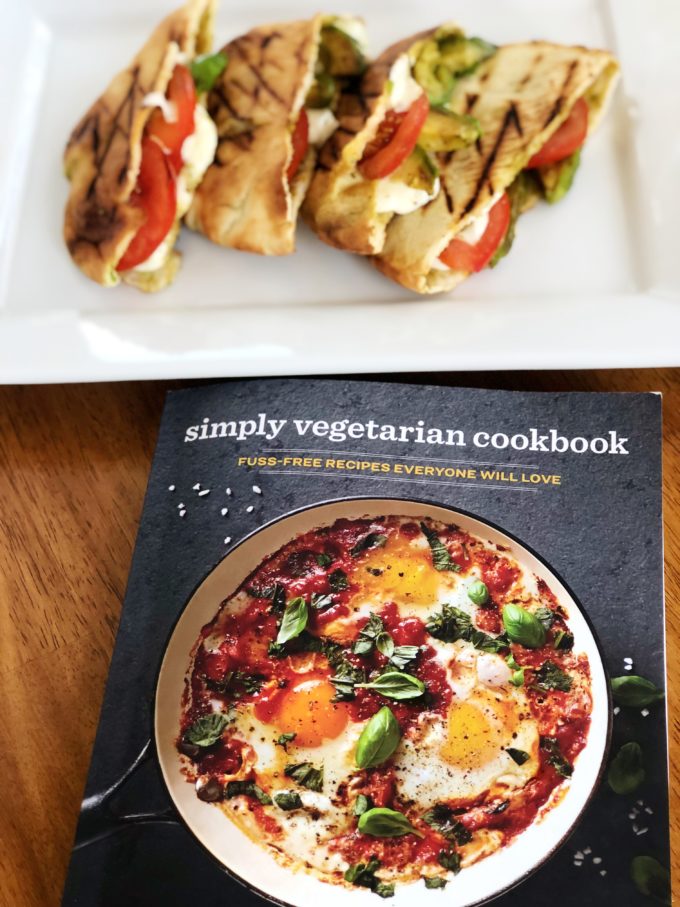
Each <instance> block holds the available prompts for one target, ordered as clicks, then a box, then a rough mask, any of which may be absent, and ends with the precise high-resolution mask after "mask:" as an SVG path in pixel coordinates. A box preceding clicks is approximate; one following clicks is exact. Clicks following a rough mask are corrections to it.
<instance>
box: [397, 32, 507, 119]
mask: <svg viewBox="0 0 680 907" xmlns="http://www.w3.org/2000/svg"><path fill="white" fill-rule="evenodd" d="M495 52H496V47H495V45H493V44H489V43H488V42H487V41H483V40H482V39H481V38H466V37H465V35H464V34H463V33H462V32H460V31H458V30H455V29H439V31H438V32H437V33H436V34H435V36H434V38H430V39H429V40H427V41H424V42H423V44H422V46H421V48H420V50H419V52H418V57H417V59H416V62H415V64H414V67H413V74H414V76H415V79H416V81H417V82H418V84H419V85H420V86H421V87H422V88H424V89H425V91H426V92H427V96H428V98H429V100H430V104H432V105H433V106H434V107H441V106H443V105H444V104H448V102H449V101H450V99H451V95H452V94H453V89H454V87H455V84H456V79H457V78H460V76H465V75H468V74H469V73H471V72H472V71H473V70H474V69H476V68H477V66H479V64H480V63H482V62H483V61H484V60H487V59H488V58H489V57H490V56H492V55H493V54H494V53H495Z"/></svg>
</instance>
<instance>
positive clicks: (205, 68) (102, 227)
mask: <svg viewBox="0 0 680 907" xmlns="http://www.w3.org/2000/svg"><path fill="white" fill-rule="evenodd" d="M214 9H215V0H189V2H187V3H185V5H184V6H182V7H181V8H180V9H178V10H176V11H175V12H174V13H172V14H171V15H169V16H168V17H167V18H166V19H165V20H164V21H163V22H161V24H160V25H159V26H158V27H157V28H156V30H155V31H154V32H153V34H152V35H151V37H150V38H149V40H148V41H147V43H146V44H145V45H144V47H143V48H142V49H141V51H140V52H139V53H138V54H137V56H136V57H135V58H134V60H132V62H131V63H130V65H129V66H128V67H127V69H124V70H123V71H122V72H120V73H119V74H118V75H117V76H116V77H115V78H114V79H113V81H112V82H111V84H110V85H109V86H108V88H107V89H106V91H105V92H104V94H103V95H102V96H101V97H100V98H99V99H98V100H97V101H95V103H94V104H93V105H92V107H90V109H89V110H88V111H87V113H86V114H85V116H84V117H83V118H82V119H81V121H80V122H79V123H78V125H77V126H76V127H75V129H74V130H73V132H72V134H71V137H70V139H69V141H68V144H67V146H66V151H65V154H64V165H65V172H66V176H67V177H68V179H69V180H70V183H71V188H70V193H69V198H68V202H67V205H66V214H65V220H64V238H65V240H66V245H67V246H68V249H69V252H70V253H71V257H72V258H73V260H74V262H75V263H76V264H77V266H78V267H79V268H80V270H81V271H83V273H84V274H86V275H87V276H88V277H89V278H90V279H91V280H94V281H96V282H97V283H100V284H102V286H107V287H110V286H116V285H117V284H119V283H120V282H121V280H122V281H124V282H125V283H129V284H132V285H134V286H136V287H138V288H139V289H142V290H147V291H155V290H160V289H162V288H163V287H165V286H167V285H168V284H169V283H170V282H171V281H172V280H173V278H174V276H175V274H176V272H177V269H178V267H179V261H180V258H179V254H178V253H177V252H176V251H175V250H174V245H175V240H176V238H177V233H178V230H179V221H180V218H181V216H182V215H183V214H184V212H185V211H186V209H187V207H188V205H189V203H190V201H191V197H192V195H193V191H194V190H195V187H196V185H197V184H198V182H199V181H200V179H201V177H202V175H203V173H204V171H205V170H206V168H207V167H208V165H209V164H210V163H211V162H212V159H213V155H214V151H215V147H216V144H217V135H216V130H215V126H214V124H213V123H212V121H211V120H210V118H209V117H208V115H207V113H206V111H205V107H204V106H203V104H202V103H201V99H202V97H204V95H205V92H206V90H207V88H208V87H209V85H210V83H211V80H213V79H214V77H216V75H217V73H218V72H220V71H221V69H223V68H224V65H225V61H224V58H223V57H222V56H221V55H215V56H209V55H208V53H207V52H208V51H209V49H210V45H211V43H212V24H213V16H214ZM197 55H201V56H197Z"/></svg>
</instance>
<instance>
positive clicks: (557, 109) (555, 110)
mask: <svg viewBox="0 0 680 907" xmlns="http://www.w3.org/2000/svg"><path fill="white" fill-rule="evenodd" d="M577 66H578V60H572V61H571V63H570V64H569V67H568V69H567V74H566V76H565V77H564V82H563V83H562V88H561V89H560V92H561V93H560V96H559V97H558V99H557V100H556V101H555V103H554V104H553V106H552V109H551V111H550V113H549V114H548V119H547V120H546V121H545V123H544V124H543V128H544V129H545V128H546V126H549V125H550V124H551V123H552V121H553V120H554V119H555V117H556V116H558V114H559V113H561V111H562V107H563V106H564V101H565V94H566V91H567V88H568V87H569V83H570V82H571V80H572V79H573V77H574V73H575V72H576V68H577Z"/></svg>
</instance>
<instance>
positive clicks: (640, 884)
mask: <svg viewBox="0 0 680 907" xmlns="http://www.w3.org/2000/svg"><path fill="white" fill-rule="evenodd" d="M630 876H631V878H632V880H633V882H634V883H635V887H636V888H637V890H638V891H639V892H640V893H641V894H645V895H647V896H648V897H652V898H654V899H655V900H656V901H659V902H660V903H662V904H668V905H670V903H671V877H670V873H669V872H668V870H667V869H666V868H665V867H664V866H662V865H661V863H659V861H658V860H655V859H654V857H642V856H640V857H635V859H634V860H633V862H632V863H631V864H630Z"/></svg>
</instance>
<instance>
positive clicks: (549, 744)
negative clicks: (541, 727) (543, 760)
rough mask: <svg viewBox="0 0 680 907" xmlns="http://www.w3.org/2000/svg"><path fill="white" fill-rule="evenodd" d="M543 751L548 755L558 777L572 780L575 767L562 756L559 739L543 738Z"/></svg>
mask: <svg viewBox="0 0 680 907" xmlns="http://www.w3.org/2000/svg"><path fill="white" fill-rule="evenodd" d="M541 749H542V750H544V751H545V752H546V753H547V754H548V763H549V764H550V765H552V767H553V768H554V769H555V771H556V772H557V774H558V775H562V777H563V778H571V776H572V773H573V771H574V766H573V765H571V763H569V762H567V760H566V759H565V758H564V756H563V755H562V751H561V750H560V744H559V741H558V740H557V737H541Z"/></svg>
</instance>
